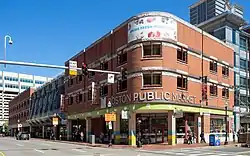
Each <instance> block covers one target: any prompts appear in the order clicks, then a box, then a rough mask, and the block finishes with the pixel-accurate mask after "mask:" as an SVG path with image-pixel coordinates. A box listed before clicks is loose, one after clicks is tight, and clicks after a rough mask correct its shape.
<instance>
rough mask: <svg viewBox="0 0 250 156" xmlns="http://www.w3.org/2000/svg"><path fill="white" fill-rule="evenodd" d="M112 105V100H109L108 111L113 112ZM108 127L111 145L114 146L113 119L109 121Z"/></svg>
mask: <svg viewBox="0 0 250 156" xmlns="http://www.w3.org/2000/svg"><path fill="white" fill-rule="evenodd" d="M111 107H112V104H111V102H110V101H109V102H108V112H109V113H111ZM108 127H109V128H108V129H109V145H108V146H109V147H111V146H112V128H113V125H112V121H109V122H108Z"/></svg>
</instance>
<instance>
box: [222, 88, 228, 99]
mask: <svg viewBox="0 0 250 156" xmlns="http://www.w3.org/2000/svg"><path fill="white" fill-rule="evenodd" d="M222 97H223V98H227V99H228V98H229V89H228V88H222Z"/></svg>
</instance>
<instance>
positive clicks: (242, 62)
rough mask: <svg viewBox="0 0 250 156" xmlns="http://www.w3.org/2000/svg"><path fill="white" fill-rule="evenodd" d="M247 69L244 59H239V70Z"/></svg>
mask: <svg viewBox="0 0 250 156" xmlns="http://www.w3.org/2000/svg"><path fill="white" fill-rule="evenodd" d="M246 67H247V61H246V60H244V59H240V68H243V69H245V68H246Z"/></svg>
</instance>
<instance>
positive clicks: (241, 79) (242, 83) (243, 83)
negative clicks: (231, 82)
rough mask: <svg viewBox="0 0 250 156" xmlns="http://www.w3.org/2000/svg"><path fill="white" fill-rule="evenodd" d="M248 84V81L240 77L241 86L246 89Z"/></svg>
mask: <svg viewBox="0 0 250 156" xmlns="http://www.w3.org/2000/svg"><path fill="white" fill-rule="evenodd" d="M246 84H247V79H246V78H244V77H240V86H241V87H245V86H246Z"/></svg>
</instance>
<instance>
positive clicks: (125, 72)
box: [121, 68, 128, 80]
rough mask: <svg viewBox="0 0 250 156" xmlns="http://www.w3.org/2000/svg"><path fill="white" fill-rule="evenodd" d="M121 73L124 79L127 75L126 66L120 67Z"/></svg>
mask: <svg viewBox="0 0 250 156" xmlns="http://www.w3.org/2000/svg"><path fill="white" fill-rule="evenodd" d="M121 73H122V80H126V79H127V76H128V72H127V69H126V68H122V70H121Z"/></svg>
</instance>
